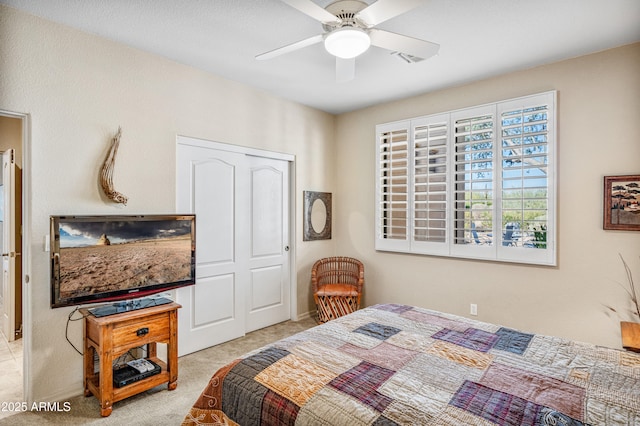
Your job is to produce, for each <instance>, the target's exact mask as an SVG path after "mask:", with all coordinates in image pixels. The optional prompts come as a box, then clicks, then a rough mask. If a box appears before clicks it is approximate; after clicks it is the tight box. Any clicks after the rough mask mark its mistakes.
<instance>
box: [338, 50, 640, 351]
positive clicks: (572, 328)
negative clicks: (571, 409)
mask: <svg viewBox="0 0 640 426" xmlns="http://www.w3.org/2000/svg"><path fill="white" fill-rule="evenodd" d="M420 66H423V65H422V64H421V65H420ZM424 66H428V65H427V64H425V65H424ZM547 90H557V91H558V129H559V131H558V147H559V152H558V155H559V159H558V162H559V168H558V171H559V175H558V176H559V178H558V180H559V187H558V194H559V195H558V213H559V215H558V219H559V220H558V230H559V233H558V253H559V256H558V267H536V266H527V265H518V264H507V263H497V262H480V261H471V260H461V259H448V258H440V257H431V256H419V255H403V254H393V253H385V252H376V251H375V250H374V196H375V194H374V192H375V161H376V159H375V135H374V131H375V125H376V124H379V123H386V122H390V121H395V120H400V119H405V118H410V117H416V116H421V115H426V114H431V113H436V112H442V111H447V110H452V109H457V108H463V107H468V106H473V105H480V104H484V103H489V102H493V101H497V100H502V99H509V98H514V97H519V96H523V95H527V94H533V93H539V92H543V91H547ZM336 150H337V151H336V152H337V161H336V166H337V167H336V171H337V177H336V179H337V181H338V182H340V191H339V192H338V193H337V194H336V196H335V198H334V199H335V210H334V218H335V227H334V235H335V237H336V239H337V251H338V252H339V253H341V254H345V255H353V256H357V257H359V258H360V259H361V260H362V261H363V262H364V263H365V266H366V270H365V276H366V284H365V287H366V296H365V301H366V304H367V305H370V304H374V303H382V302H398V303H409V304H415V305H419V306H423V307H427V308H433V309H437V310H441V311H447V312H451V313H455V314H460V315H465V316H468V315H469V304H470V303H476V304H477V305H478V317H477V318H478V319H480V320H484V321H489V322H494V323H499V324H503V325H506V326H511V327H517V328H521V329H524V330H529V331H534V332H540V333H545V334H552V335H558V336H564V337H569V338H572V339H577V340H581V341H589V342H593V343H596V344H601V345H608V346H613V347H620V331H619V325H618V324H619V320H621V319H622V320H627V319H628V318H629V316H628V312H629V309H628V308H629V307H630V305H629V303H628V299H627V298H626V297H625V293H624V290H623V289H622V287H621V286H620V285H618V283H625V282H626V280H625V275H624V270H623V267H622V263H621V261H620V259H619V257H618V253H621V254H622V255H623V256H624V257H625V258H626V260H627V262H628V263H630V264H631V266H632V268H633V270H634V272H635V275H636V282H638V281H640V232H630V231H604V230H603V229H602V192H603V189H602V188H603V176H605V175H620V174H638V173H640V163H639V160H640V44H635V45H630V46H625V47H622V48H618V49H613V50H609V51H605V52H602V53H598V54H594V55H590V56H584V57H580V58H576V59H572V60H568V61H563V62H559V63H556V64H552V65H548V66H542V67H538V68H534V69H531V70H527V71H522V72H515V73H511V74H508V75H504V76H501V77H496V78H491V79H488V80H484V81H481V82H477V83H473V84H468V85H464V86H460V87H454V88H450V89H447V90H442V91H438V92H435V93H430V94H425V95H422V96H417V97H413V98H410V99H406V100H401V101H397V102H391V103H387V104H383V105H378V106H375V107H371V108H367V109H364V110H360V111H356V112H353V113H349V114H343V115H341V116H339V117H338V124H337V144H336ZM606 305H609V306H612V307H614V308H615V309H616V310H618V311H622V312H623V314H622V315H617V314H612V313H610V312H609V311H608V309H607V308H606Z"/></svg>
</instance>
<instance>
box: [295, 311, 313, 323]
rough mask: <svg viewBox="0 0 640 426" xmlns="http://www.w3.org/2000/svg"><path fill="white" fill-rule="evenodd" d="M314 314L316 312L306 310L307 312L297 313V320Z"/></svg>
mask: <svg viewBox="0 0 640 426" xmlns="http://www.w3.org/2000/svg"><path fill="white" fill-rule="evenodd" d="M315 314H316V311H308V312H305V313H303V314H299V315H298V321H302V320H304V319H307V318H311V317H313V316H314V315H315Z"/></svg>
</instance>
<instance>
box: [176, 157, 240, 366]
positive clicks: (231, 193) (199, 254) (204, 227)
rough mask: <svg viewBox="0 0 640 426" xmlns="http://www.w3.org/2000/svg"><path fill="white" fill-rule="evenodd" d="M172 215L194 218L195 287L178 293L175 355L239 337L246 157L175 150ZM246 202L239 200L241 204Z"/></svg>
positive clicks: (180, 290) (183, 289)
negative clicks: (174, 198)
mask: <svg viewBox="0 0 640 426" xmlns="http://www.w3.org/2000/svg"><path fill="white" fill-rule="evenodd" d="M177 160H178V164H177V193H178V197H177V211H178V212H180V213H195V214H196V285H194V286H191V287H187V288H182V289H179V290H178V291H177V292H176V296H177V297H176V301H177V302H178V303H180V304H181V305H182V308H181V309H180V310H179V311H178V355H179V356H181V355H186V354H188V353H192V352H195V351H198V350H200V349H204V348H208V347H210V346H213V345H217V344H219V343H222V342H226V341H228V340H232V339H235V338H237V337H241V336H243V335H244V333H245V292H246V290H245V288H244V287H245V286H246V283H247V282H248V280H249V268H248V265H247V262H246V258H247V257H246V255H243V253H245V252H247V251H248V239H247V238H245V237H243V236H242V235H237V234H236V231H237V230H242V229H247V224H248V222H249V216H248V213H249V211H248V209H247V208H245V207H244V206H246V204H247V201H248V197H247V194H248V185H247V182H248V179H247V177H248V176H247V173H246V168H247V165H246V157H245V156H244V155H242V154H236V153H229V152H223V151H215V150H211V149H206V148H201V147H194V146H186V145H179V146H178V153H177ZM243 197H244V198H246V199H244V198H243Z"/></svg>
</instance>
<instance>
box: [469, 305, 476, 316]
mask: <svg viewBox="0 0 640 426" xmlns="http://www.w3.org/2000/svg"><path fill="white" fill-rule="evenodd" d="M469 313H470V314H471V315H478V305H476V304H475V303H472V304H471V309H470V311H469Z"/></svg>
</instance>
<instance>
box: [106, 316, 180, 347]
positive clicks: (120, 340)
mask: <svg viewBox="0 0 640 426" xmlns="http://www.w3.org/2000/svg"><path fill="white" fill-rule="evenodd" d="M145 329H146V330H145ZM168 340H169V317H168V314H167V313H162V314H157V315H151V316H149V317H146V318H144V319H137V320H133V321H127V322H123V323H120V324H117V325H115V326H114V327H113V334H112V344H113V347H114V349H115V348H117V347H119V346H129V347H135V346H142V345H144V344H146V343H149V342H166V341H168Z"/></svg>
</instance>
